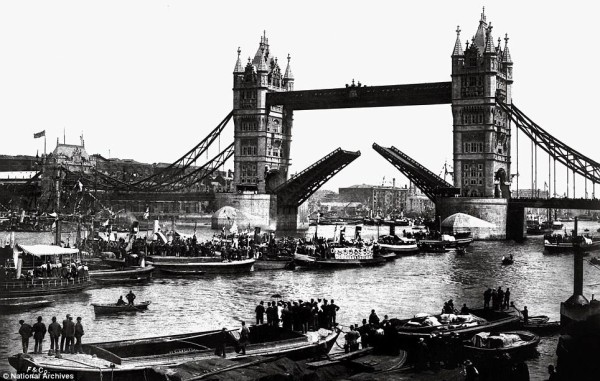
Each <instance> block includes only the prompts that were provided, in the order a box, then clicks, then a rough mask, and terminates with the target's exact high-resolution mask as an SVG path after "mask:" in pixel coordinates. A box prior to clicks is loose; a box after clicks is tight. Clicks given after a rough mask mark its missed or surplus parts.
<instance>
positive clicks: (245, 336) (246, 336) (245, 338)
mask: <svg viewBox="0 0 600 381" xmlns="http://www.w3.org/2000/svg"><path fill="white" fill-rule="evenodd" d="M239 342H240V347H241V348H242V354H243V355H245V354H246V346H247V345H248V343H250V330H249V329H248V327H246V322H245V321H243V322H242V330H241V331H240V340H239ZM223 357H225V356H223Z"/></svg>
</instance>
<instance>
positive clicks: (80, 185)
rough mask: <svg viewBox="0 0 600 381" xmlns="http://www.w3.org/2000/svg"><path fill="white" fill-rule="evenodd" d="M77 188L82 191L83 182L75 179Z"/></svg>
mask: <svg viewBox="0 0 600 381" xmlns="http://www.w3.org/2000/svg"><path fill="white" fill-rule="evenodd" d="M77 189H79V191H80V192H83V184H82V183H81V181H79V180H77Z"/></svg>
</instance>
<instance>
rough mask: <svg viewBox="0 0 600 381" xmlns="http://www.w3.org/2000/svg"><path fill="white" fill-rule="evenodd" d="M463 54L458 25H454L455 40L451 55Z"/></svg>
mask: <svg viewBox="0 0 600 381" xmlns="http://www.w3.org/2000/svg"><path fill="white" fill-rule="evenodd" d="M463 54H464V52H463V49H462V44H461V43H460V26H457V27H456V42H455V43H454V50H453V51H452V56H462V55H463Z"/></svg>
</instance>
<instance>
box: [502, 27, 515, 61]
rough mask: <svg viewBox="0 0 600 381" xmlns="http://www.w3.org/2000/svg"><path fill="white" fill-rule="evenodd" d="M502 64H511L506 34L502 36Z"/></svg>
mask: <svg viewBox="0 0 600 381" xmlns="http://www.w3.org/2000/svg"><path fill="white" fill-rule="evenodd" d="M502 62H503V63H510V64H511V63H513V62H512V58H511V57H510V50H508V33H506V34H505V35H504V54H503V55H502Z"/></svg>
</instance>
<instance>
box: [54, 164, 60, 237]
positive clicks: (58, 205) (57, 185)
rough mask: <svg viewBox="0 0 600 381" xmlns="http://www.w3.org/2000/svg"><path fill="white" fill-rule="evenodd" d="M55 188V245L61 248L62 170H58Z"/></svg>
mask: <svg viewBox="0 0 600 381" xmlns="http://www.w3.org/2000/svg"><path fill="white" fill-rule="evenodd" d="M55 188H56V211H55V213H56V221H55V223H56V231H55V236H54V244H55V245H57V246H60V238H61V232H60V215H59V211H60V169H58V170H57V172H56V179H55Z"/></svg>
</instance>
